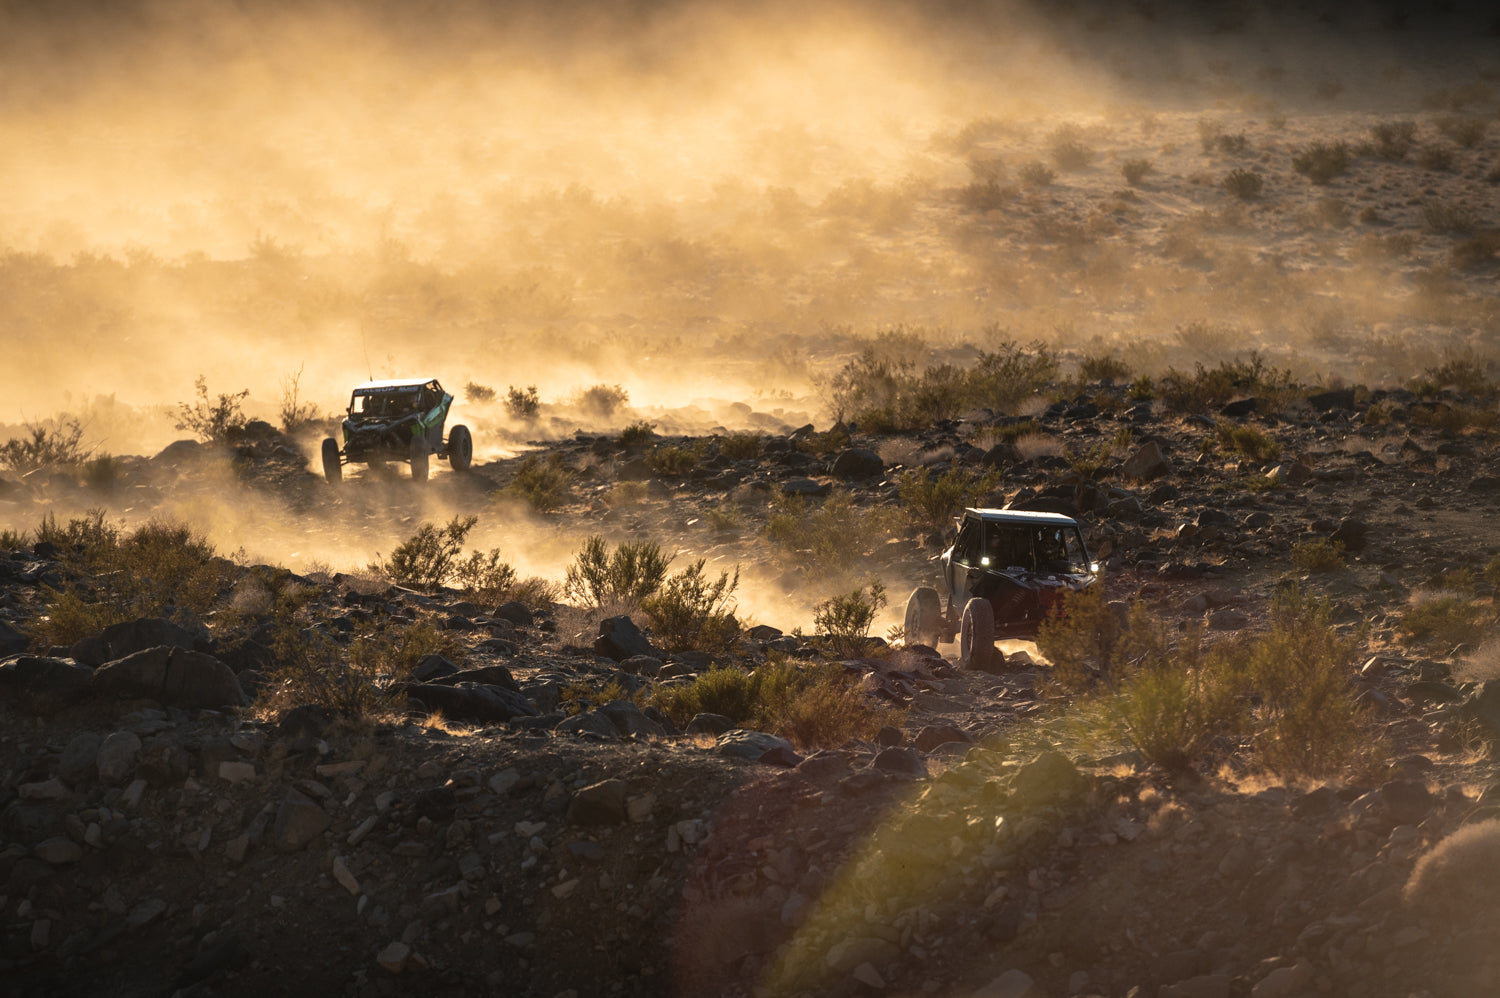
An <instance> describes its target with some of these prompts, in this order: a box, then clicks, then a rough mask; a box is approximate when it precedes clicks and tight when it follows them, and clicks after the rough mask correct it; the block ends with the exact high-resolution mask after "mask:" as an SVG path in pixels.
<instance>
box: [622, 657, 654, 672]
mask: <svg viewBox="0 0 1500 998" xmlns="http://www.w3.org/2000/svg"><path fill="white" fill-rule="evenodd" d="M661 666H662V661H661V659H659V658H657V657H655V656H654V655H632V656H630V657H629V658H627V659H626V660H625V661H623V662H621V663H620V671H621V672H624V673H627V674H629V675H632V676H647V677H653V676H657V675H659V674H660V673H661Z"/></svg>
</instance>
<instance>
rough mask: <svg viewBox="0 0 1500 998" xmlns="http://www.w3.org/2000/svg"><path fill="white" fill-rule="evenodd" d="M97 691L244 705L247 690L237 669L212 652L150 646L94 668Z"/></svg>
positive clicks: (186, 703)
mask: <svg viewBox="0 0 1500 998" xmlns="http://www.w3.org/2000/svg"><path fill="white" fill-rule="evenodd" d="M93 689H94V692H95V693H97V694H100V695H104V696H124V697H149V698H151V699H153V700H158V701H160V702H161V703H165V704H171V705H173V706H177V707H199V708H204V709H215V708H221V707H243V706H244V705H245V704H246V703H247V700H246V697H245V692H244V690H243V689H241V688H240V682H239V680H238V679H237V678H236V677H235V675H234V670H232V669H230V668H229V666H227V665H225V664H224V663H223V662H220V661H219V660H218V659H216V658H214V657H213V656H212V655H205V654H203V653H202V652H196V651H185V650H183V649H181V648H171V647H166V646H162V647H158V648H147V649H146V650H144V651H138V652H136V653H135V654H133V655H127V656H125V657H124V658H121V659H116V660H115V661H112V662H106V663H104V664H103V665H101V666H100V667H99V668H98V669H96V670H94V680H93Z"/></svg>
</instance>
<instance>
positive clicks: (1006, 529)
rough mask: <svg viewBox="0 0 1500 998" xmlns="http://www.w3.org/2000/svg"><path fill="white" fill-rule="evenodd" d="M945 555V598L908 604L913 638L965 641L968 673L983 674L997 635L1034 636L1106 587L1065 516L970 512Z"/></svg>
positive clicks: (962, 653)
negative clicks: (1076, 601) (1098, 586)
mask: <svg viewBox="0 0 1500 998" xmlns="http://www.w3.org/2000/svg"><path fill="white" fill-rule="evenodd" d="M957 523H958V535H957V537H956V538H955V539H954V541H953V546H952V547H950V548H948V550H946V551H944V552H943V554H942V564H943V584H944V587H945V588H946V589H947V595H946V598H945V597H943V596H940V595H939V594H938V591H937V589H935V588H934V587H932V586H919V587H918V588H917V589H915V590H914V591H913V592H912V594H911V598H910V599H908V600H907V602H906V639H907V640H908V641H911V642H916V643H921V644H929V645H936V644H938V643H939V642H940V641H952V640H953V639H954V637H955V636H956V637H957V638H958V641H959V659H960V661H961V663H962V664H963V666H964V667H965V668H969V669H983V668H985V667H986V666H988V665H989V664H990V660H991V658H992V657H993V655H994V649H995V638H996V636H998V635H1021V634H1028V633H1035V631H1036V628H1037V627H1038V626H1039V625H1040V624H1041V622H1042V621H1043V620H1044V619H1045V618H1046V616H1047V613H1048V611H1049V610H1051V608H1052V607H1053V606H1054V605H1055V604H1056V603H1057V602H1058V601H1059V600H1061V599H1062V598H1063V597H1064V596H1065V595H1066V594H1068V593H1076V592H1082V591H1083V590H1085V589H1087V588H1089V587H1090V586H1092V585H1094V584H1095V583H1097V582H1098V580H1099V574H1098V566H1097V565H1096V564H1094V563H1093V562H1092V561H1091V560H1090V559H1089V552H1088V548H1087V547H1086V546H1085V545H1084V543H1083V531H1082V530H1080V529H1079V527H1078V521H1077V520H1074V519H1073V518H1072V517H1070V516H1063V515H1062V514H1060V513H1037V512H1027V511H1023V510H1012V509H966V510H964V511H963V513H961V514H960V515H959V516H958V517H957Z"/></svg>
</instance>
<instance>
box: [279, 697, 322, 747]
mask: <svg viewBox="0 0 1500 998" xmlns="http://www.w3.org/2000/svg"><path fill="white" fill-rule="evenodd" d="M332 725H333V711H331V710H329V709H328V708H327V707H325V706H323V705H322V704H319V703H304V704H300V705H299V706H296V707H293V708H292V709H291V710H289V711H287V712H286V714H285V715H283V716H282V718H281V723H280V724H279V725H277V727H276V734H277V735H279V736H281V737H282V738H290V739H299V738H309V739H312V738H322V737H323V735H324V734H325V733H327V731H328V729H329V727H331V726H332Z"/></svg>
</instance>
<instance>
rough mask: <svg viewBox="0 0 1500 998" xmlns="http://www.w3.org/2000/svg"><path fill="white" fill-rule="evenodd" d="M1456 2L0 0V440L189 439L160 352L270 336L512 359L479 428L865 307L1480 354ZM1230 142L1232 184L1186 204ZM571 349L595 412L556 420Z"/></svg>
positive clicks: (690, 373) (803, 366)
mask: <svg viewBox="0 0 1500 998" xmlns="http://www.w3.org/2000/svg"><path fill="white" fill-rule="evenodd" d="M1472 17H1473V15H1470V14H1467V13H1465V12H1462V11H1455V12H1450V13H1448V14H1443V15H1433V16H1432V17H1430V18H1427V19H1425V20H1423V19H1413V18H1406V17H1404V16H1403V15H1401V14H1400V13H1399V12H1398V11H1396V10H1395V9H1391V10H1378V9H1368V8H1366V7H1365V6H1362V5H1348V6H1344V7H1339V6H1335V5H1330V6H1326V7H1319V8H1316V9H1313V8H1306V7H1303V6H1298V5H1260V4H1233V3H1231V4H1222V5H1215V6H1213V7H1211V8H1199V7H1196V6H1194V7H1192V8H1186V7H1184V8H1182V9H1179V8H1177V7H1174V6H1172V5H1169V4H1159V3H1151V2H1145V3H1140V4H1134V5H1119V4H1112V3H1088V2H1079V3H1073V4H1065V5H1051V4H1032V3H1025V2H1020V0H1013V2H1002V3H983V2H977V0H976V2H957V0H955V2H949V3H938V4H919V3H908V2H897V0H890V2H876V0H871V2H848V3H835V4H818V5H814V6H813V7H810V8H809V7H808V6H807V5H803V4H792V3H789V2H788V3H769V4H753V5H751V4H738V3H732V2H727V0H726V2H688V0H683V2H677V3H646V2H635V3H623V4H620V3H593V2H584V0H572V2H564V3H540V2H535V3H528V2H514V3H505V4H489V3H480V2H477V0H475V2H460V3H455V4H444V5H439V6H436V7H434V6H430V5H412V4H405V3H397V2H387V3H355V2H352V0H326V2H321V3H311V4H304V3H292V2H239V3H233V2H228V0H219V2H206V3H205V2H191V3H189V2H186V0H135V2H127V3H123V4H120V3H108V4H106V3H102V2H98V3H88V2H72V3H61V4H50V5H31V4H25V3H14V4H8V5H5V6H0V148H4V149H5V150H6V152H5V155H4V156H3V157H0V184H3V187H4V189H5V191H6V192H7V197H6V198H5V201H4V204H3V205H0V368H3V369H4V370H5V371H7V372H8V373H9V377H8V378H7V380H6V390H5V396H4V400H3V402H0V437H4V436H8V435H12V434H14V432H16V431H18V429H19V426H20V424H22V423H24V422H26V421H35V420H38V419H45V418H50V417H53V416H55V415H57V414H59V413H70V414H72V415H74V416H76V417H79V418H80V419H81V420H82V421H83V423H84V424H85V426H86V428H87V432H88V434H89V436H90V442H91V443H92V444H93V445H95V446H97V447H100V448H102V449H104V450H108V451H111V452H114V453H153V452H154V451H155V450H156V449H158V448H160V447H161V446H163V445H165V444H166V443H168V442H170V441H171V440H173V439H176V438H178V437H182V436H185V435H186V434H185V433H184V432H183V431H181V430H178V429H176V428H175V427H174V425H173V423H174V420H173V416H174V413H175V407H176V404H177V403H179V402H183V401H189V400H191V398H192V393H193V383H194V379H195V378H197V377H198V376H200V375H202V376H204V377H205V378H206V382H207V385H208V387H209V390H210V391H211V392H214V393H218V392H235V391H240V390H248V391H249V392H250V395H249V398H248V399H247V400H246V403H245V408H246V411H247V412H248V413H249V414H250V415H252V416H260V417H262V418H266V419H268V420H270V421H272V422H275V421H276V418H277V413H278V406H279V403H280V402H281V401H282V399H281V397H280V392H281V391H282V388H283V387H284V386H285V384H286V380H287V378H288V376H289V375H291V374H293V373H294V372H299V371H300V372H301V374H300V378H299V382H298V388H299V391H300V400H301V401H302V402H304V403H308V402H310V403H312V404H314V405H316V406H317V407H318V408H319V409H320V411H322V412H326V413H336V412H340V411H341V410H342V409H343V407H344V405H345V404H346V402H347V398H348V392H349V388H350V387H351V386H352V385H353V384H355V383H358V382H360V381H363V380H366V379H367V378H370V377H394V376H412V375H421V376H427V375H435V376H438V377H440V378H442V380H443V382H444V384H445V385H446V386H447V387H448V388H449V389H450V390H451V391H454V392H455V393H456V394H459V395H460V398H461V400H462V399H463V397H464V396H463V388H464V387H465V386H466V385H469V384H473V385H475V386H478V387H479V388H492V389H494V390H495V391H497V392H498V393H500V394H501V396H502V397H503V393H504V392H505V390H506V389H507V388H508V387H511V386H515V387H520V388H524V387H526V386H535V387H536V389H537V392H538V395H539V397H540V399H541V400H542V402H543V404H544V407H545V410H544V411H545V413H546V414H547V416H548V418H547V419H546V420H543V422H542V424H541V425H540V428H539V427H538V426H536V425H527V426H516V425H512V424H511V423H508V422H507V417H506V415H505V414H504V412H503V411H502V409H501V408H499V407H497V406H495V405H493V404H492V405H490V406H489V407H488V408H486V407H485V406H483V405H476V406H475V407H474V414H473V417H472V419H471V421H472V422H474V423H475V424H476V428H478V429H481V430H482V432H480V433H478V434H477V436H478V437H479V446H480V450H479V454H480V457H481V458H482V459H483V458H487V457H495V456H500V455H502V454H506V453H512V452H513V450H510V449H508V448H511V447H513V446H520V445H521V444H522V441H524V439H525V438H526V437H527V436H528V434H530V435H531V436H533V437H545V436H548V435H549V434H551V435H558V436H561V435H565V434H567V433H570V432H571V431H572V430H573V429H576V428H579V427H588V426H590V425H593V426H595V428H597V429H607V428H609V427H610V426H618V425H620V422H621V420H622V419H633V418H649V419H652V420H654V421H656V422H658V424H659V425H663V426H670V427H671V428H673V429H676V430H679V431H681V432H687V431H690V430H695V429H697V430H701V429H705V428H708V427H714V426H728V427H729V428H731V429H733V428H741V427H744V428H754V424H753V422H749V421H747V418H746V419H742V418H741V417H747V413H750V412H757V413H771V414H774V415H775V416H776V418H778V419H780V420H782V421H783V422H786V423H789V424H792V425H795V423H796V422H797V421H800V420H802V419H808V420H813V419H827V418H828V417H829V415H830V413H829V411H828V402H827V400H826V398H825V397H824V393H823V391H822V389H821V387H820V385H821V382H820V381H819V377H820V375H822V374H824V373H826V372H828V371H830V370H832V369H834V368H836V367H837V365H839V364H840V363H842V362H843V361H844V360H846V359H847V358H848V357H850V356H852V355H853V354H854V353H855V352H856V351H857V350H858V349H859V348H860V347H861V346H862V345H863V344H864V343H866V342H868V341H869V339H870V338H871V337H873V336H874V335H876V334H877V333H878V332H880V331H884V330H891V329H895V328H899V329H901V330H904V331H905V332H906V333H907V334H910V335H913V336H915V337H917V338H918V339H919V340H920V341H922V342H925V343H928V344H929V345H930V346H931V348H932V350H933V351H944V350H946V351H954V350H962V349H965V348H973V347H979V348H986V347H989V346H992V345H993V344H994V343H996V342H998V341H1002V340H1010V341H1017V342H1022V341H1030V340H1041V341H1044V342H1046V343H1048V344H1050V345H1052V346H1053V347H1054V348H1056V349H1058V350H1060V351H1062V352H1064V354H1065V355H1067V356H1077V355H1079V354H1083V353H1090V352H1092V353H1096V354H1097V353H1114V354H1117V355H1119V356H1121V357H1122V358H1123V359H1125V360H1126V361H1127V362H1128V363H1129V364H1131V365H1132V366H1133V367H1134V368H1135V369H1136V370H1137V371H1141V372H1147V373H1149V372H1159V371H1161V370H1163V369H1164V368H1166V367H1168V366H1174V365H1175V366H1178V367H1183V368H1186V367H1190V366H1191V365H1192V364H1193V363H1197V362H1203V363H1213V362H1214V361H1216V360H1218V359H1223V358H1226V357H1232V356H1237V355H1240V354H1242V353H1244V352H1246V351H1248V350H1250V349H1257V350H1260V351H1262V352H1263V353H1264V354H1265V355H1266V356H1268V357H1269V358H1270V359H1271V360H1272V362H1273V363H1279V364H1282V365H1285V366H1288V367H1292V368H1294V369H1295V370H1296V373H1297V374H1299V375H1302V376H1309V375H1316V376H1320V377H1326V378H1328V379H1330V380H1339V381H1342V380H1345V379H1347V380H1351V381H1352V380H1358V379H1378V378H1403V377H1407V376H1410V375H1412V374H1414V373H1416V372H1417V371H1419V370H1421V367H1422V365H1423V364H1424V363H1430V362H1431V361H1432V358H1433V357H1434V356H1435V355H1436V354H1439V353H1441V352H1442V351H1443V350H1465V351H1469V352H1471V353H1475V352H1477V353H1478V354H1479V355H1480V356H1481V357H1482V358H1484V359H1486V360H1490V359H1491V358H1493V356H1494V348H1493V345H1492V342H1491V341H1492V340H1493V337H1492V336H1491V335H1490V334H1491V333H1492V332H1493V330H1494V327H1495V322H1496V305H1495V301H1496V297H1495V296H1494V295H1493V294H1492V291H1493V268H1492V267H1491V266H1490V264H1489V262H1488V258H1485V257H1484V255H1483V252H1479V254H1478V256H1477V257H1473V259H1470V258H1461V257H1460V256H1458V255H1456V254H1459V253H1460V245H1459V244H1460V243H1461V242H1462V240H1463V239H1464V238H1466V237H1469V236H1471V235H1472V234H1473V233H1475V232H1480V233H1482V232H1483V231H1485V230H1487V229H1488V228H1490V227H1493V226H1495V225H1496V224H1497V220H1496V219H1495V218H1493V217H1491V216H1492V215H1493V213H1494V210H1495V209H1494V208H1493V202H1494V198H1493V197H1492V191H1493V188H1492V186H1491V185H1492V184H1493V183H1494V182H1495V180H1494V179H1493V178H1494V177H1495V174H1494V173H1493V172H1490V173H1486V171H1492V170H1493V169H1494V167H1495V165H1496V164H1495V155H1494V150H1495V136H1494V135H1488V136H1487V137H1484V138H1481V139H1480V140H1479V141H1477V142H1476V143H1474V144H1472V145H1463V144H1461V143H1458V144H1455V142H1454V141H1453V140H1452V139H1451V136H1453V135H1457V134H1459V133H1458V132H1457V131H1453V130H1451V129H1452V128H1456V127H1457V126H1452V125H1451V123H1452V121H1453V120H1454V119H1460V118H1462V119H1474V120H1481V119H1483V120H1488V119H1490V118H1493V116H1494V112H1495V109H1496V100H1495V91H1494V86H1495V84H1496V81H1500V62H1497V60H1496V57H1495V55H1494V53H1493V52H1491V51H1489V50H1488V49H1486V48H1485V47H1484V45H1485V39H1484V37H1483V32H1484V29H1485V27H1486V25H1485V24H1483V23H1481V22H1478V21H1475V22H1473V23H1470V20H1471V19H1472ZM1394 119H1409V120H1412V121H1414V122H1415V123H1416V125H1417V126H1419V132H1418V133H1417V148H1416V150H1414V151H1413V152H1412V154H1411V157H1410V158H1409V159H1406V160H1403V161H1399V162H1398V161H1387V160H1382V159H1379V158H1374V157H1372V156H1371V155H1369V154H1368V152H1366V151H1361V149H1360V147H1359V145H1358V144H1359V143H1360V142H1366V143H1367V141H1368V137H1369V134H1370V129H1371V127H1372V126H1373V125H1375V124H1377V123H1379V122H1381V121H1387V120H1394ZM1450 126H1451V127H1450ZM1480 131H1481V132H1483V129H1482V127H1481V128H1480ZM1495 131H1500V129H1497V130H1495ZM1445 136H1448V137H1447V138H1445ZM1332 138H1341V139H1346V140H1347V141H1348V142H1349V143H1350V144H1351V145H1353V146H1354V147H1355V152H1356V155H1357V157H1358V158H1359V167H1358V169H1357V170H1355V171H1353V173H1352V175H1351V176H1348V177H1340V178H1339V179H1337V180H1335V181H1333V182H1332V183H1329V184H1324V185H1314V184H1311V183H1309V182H1308V180H1307V179H1305V178H1304V177H1303V176H1301V175H1299V174H1298V173H1297V172H1296V171H1294V170H1293V168H1292V166H1291V159H1292V157H1293V155H1294V153H1295V152H1296V151H1297V150H1298V149H1300V148H1302V147H1304V146H1305V145H1307V144H1308V143H1312V142H1315V141H1322V140H1327V139H1332ZM1221 139H1222V141H1221ZM1428 148H1432V149H1435V150H1438V152H1442V151H1443V150H1447V153H1446V155H1447V157H1448V158H1447V165H1446V166H1443V165H1442V164H1441V163H1439V162H1438V161H1439V159H1441V157H1440V156H1438V155H1437V153H1434V154H1433V156H1432V157H1431V164H1437V165H1435V166H1434V165H1431V164H1429V162H1428V159H1425V158H1421V157H1420V156H1419V153H1422V155H1424V156H1425V153H1423V150H1426V149H1428ZM1419 159H1420V162H1418V160H1419ZM1132 160H1142V161H1145V162H1147V163H1149V164H1150V170H1151V172H1150V173H1148V174H1146V179H1145V180H1143V181H1141V182H1139V183H1127V182H1126V181H1125V180H1123V179H1122V167H1123V166H1124V165H1125V164H1128V163H1129V162H1130V161H1132ZM1234 169H1244V170H1248V171H1253V172H1256V173H1258V174H1260V175H1262V176H1263V177H1264V181H1265V189H1264V191H1263V192H1262V193H1261V194H1260V195H1259V196H1258V197H1256V198H1253V199H1236V198H1235V197H1232V196H1230V195H1228V194H1226V193H1225V190H1224V189H1223V187H1222V183H1221V181H1222V178H1223V177H1224V176H1225V175H1226V174H1227V173H1228V172H1229V171H1231V170H1234ZM1046 174H1050V175H1051V176H1050V177H1045V179H1042V178H1044V175H1046ZM1445 219H1446V220H1447V221H1446V222H1445V221H1444V220H1445ZM1481 249H1482V248H1481ZM1465 260H1470V262H1473V260H1477V261H1478V265H1477V266H1469V265H1468V264H1466V263H1465ZM1486 268H1488V269H1486ZM601 384H602V385H614V386H620V387H621V388H622V389H623V390H624V391H625V392H626V393H627V394H628V398H629V407H628V408H624V409H621V410H620V411H619V412H617V413H614V414H612V418H604V417H599V418H591V417H590V416H589V414H588V413H587V412H584V411H582V410H581V409H580V407H578V406H577V405H576V404H575V403H576V402H577V400H578V399H579V397H580V393H581V392H583V391H584V390H586V389H587V388H588V387H589V386H593V385H601ZM737 403H738V404H740V405H739V408H736V407H735V406H736V404H737ZM737 420H739V421H738V422H737ZM6 431H9V433H7V432H6ZM487 448H488V449H487ZM204 515H205V516H207V515H208V514H204ZM216 515H217V514H216ZM277 515H279V514H277V513H276V512H275V511H268V512H266V513H265V514H263V516H262V515H261V514H256V515H253V516H252V515H251V514H250V513H249V512H248V511H247V512H246V513H245V517H246V519H245V520H244V521H242V522H237V523H234V524H231V523H227V522H225V523H217V521H215V522H216V524H217V526H216V529H215V537H216V540H217V541H218V542H219V543H220V544H221V546H223V545H226V544H227V545H228V546H229V547H234V546H237V545H236V539H237V538H239V537H241V536H243V537H246V538H255V537H264V536H266V535H265V533H264V531H263V529H262V526H263V524H262V522H261V521H262V520H266V521H270V520H274V519H275V518H276V516H277ZM289 543H290V542H289ZM296 547H297V550H299V551H301V550H302V549H303V548H306V550H308V551H311V552H317V553H314V554H312V555H310V557H314V558H319V557H332V556H333V554H332V553H331V552H330V553H323V549H322V548H321V547H320V546H319V544H318V542H317V540H316V538H312V537H309V538H308V539H307V542H306V543H305V544H298V545H296ZM282 553H283V554H284V553H286V552H282ZM265 554H267V555H270V554H271V552H265ZM549 557H550V553H549V554H548V555H546V556H545V557H544V556H541V555H539V556H538V559H537V560H538V561H543V560H546V558H549ZM552 574H555V573H552Z"/></svg>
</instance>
